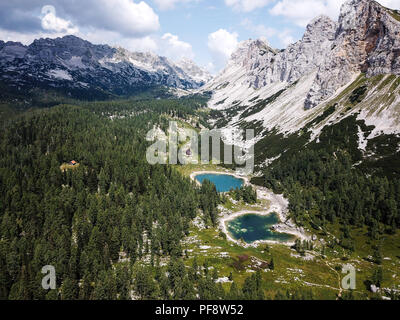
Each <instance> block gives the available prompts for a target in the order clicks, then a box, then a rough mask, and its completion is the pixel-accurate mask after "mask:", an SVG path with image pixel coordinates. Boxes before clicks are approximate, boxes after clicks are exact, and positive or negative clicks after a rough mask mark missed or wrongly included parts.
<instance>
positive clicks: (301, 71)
mask: <svg viewBox="0 0 400 320" xmlns="http://www.w3.org/2000/svg"><path fill="white" fill-rule="evenodd" d="M399 34H400V14H399V11H396V10H392V9H388V8H385V7H383V6H382V5H380V4H379V3H377V2H375V1H369V0H350V1H347V2H346V3H345V4H343V6H342V7H341V12H340V16H339V20H338V21H337V22H336V21H333V20H331V19H330V18H329V17H327V16H319V17H317V18H315V19H314V20H313V21H311V23H310V24H309V25H308V26H307V28H306V31H305V34H304V36H303V37H302V39H301V40H299V41H298V42H296V43H294V44H291V45H289V46H288V47H287V48H286V49H285V50H277V49H274V48H271V47H270V46H269V44H268V43H267V42H266V41H263V40H247V41H244V42H242V43H241V44H240V45H239V47H238V49H237V50H236V52H234V53H233V54H232V57H231V59H230V61H229V62H228V64H227V66H226V68H225V69H224V70H223V71H222V72H221V73H220V74H219V75H217V76H216V77H215V78H214V79H213V80H211V81H210V82H208V83H207V84H206V85H205V86H204V87H203V88H202V90H203V91H211V92H213V95H212V98H211V100H210V101H209V107H210V108H211V109H212V112H213V116H212V124H213V125H214V126H215V127H219V128H231V127H233V128H237V129H240V128H255V129H256V133H257V137H256V138H255V139H254V140H253V141H252V142H251V143H256V147H257V144H259V147H260V148H261V146H260V144H262V141H263V140H265V139H266V138H268V137H271V135H275V136H276V135H280V136H282V137H286V138H287V137H289V136H296V137H298V136H300V135H301V134H303V133H305V132H308V133H309V137H308V139H306V140H305V141H306V142H307V143H308V142H309V141H318V137H319V135H320V134H321V132H322V131H323V130H324V129H325V130H326V128H327V127H329V126H333V125H335V124H340V123H341V122H342V121H344V120H345V119H349V118H350V117H351V118H352V119H353V118H354V121H353V122H354V123H353V124H354V127H355V133H356V135H357V137H355V139H357V140H358V144H359V149H360V150H361V151H362V152H363V153H364V154H373V153H374V150H373V146H372V143H371V144H369V143H368V142H369V141H371V140H373V139H374V138H376V137H378V136H380V135H383V134H384V135H394V137H395V138H396V139H397V138H398V133H399V132H400V36H399ZM355 123H357V125H356V124H355ZM366 128H368V129H366ZM237 133H238V134H237V135H236V137H239V139H240V135H239V130H237ZM233 137H235V134H233V135H232V134H230V135H226V140H232V139H233ZM264 142H265V141H264ZM399 142H400V141H399ZM242 145H243V146H244V147H246V144H242ZM375 147H376V146H375ZM260 148H259V149H260ZM397 148H399V149H400V146H399V145H397ZM261 151H263V150H261ZM393 151H396V152H397V150H396V149H394V150H393ZM256 152H257V151H256ZM284 152H285V149H284V150H282V149H279V148H278V149H277V150H276V151H275V152H270V153H269V156H267V158H269V159H267V162H266V163H268V162H269V161H270V160H271V159H275V158H276V157H279V156H280V155H281V154H282V153H284ZM264 160H265V158H264Z"/></svg>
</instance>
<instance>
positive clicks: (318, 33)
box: [303, 15, 337, 42]
mask: <svg viewBox="0 0 400 320" xmlns="http://www.w3.org/2000/svg"><path fill="white" fill-rule="evenodd" d="M336 28H337V22H335V21H333V20H332V19H331V18H329V17H328V16H326V15H320V16H318V17H316V18H315V19H313V20H312V21H311V22H310V23H309V24H308V25H307V27H306V31H305V33H304V36H303V41H307V42H313V41H320V40H326V39H328V40H334V39H335V33H336Z"/></svg>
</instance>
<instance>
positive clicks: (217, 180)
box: [196, 173, 244, 192]
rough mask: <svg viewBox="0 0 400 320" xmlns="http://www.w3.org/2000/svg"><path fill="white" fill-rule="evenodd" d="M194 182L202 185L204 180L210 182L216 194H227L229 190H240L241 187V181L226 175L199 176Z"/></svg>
mask: <svg viewBox="0 0 400 320" xmlns="http://www.w3.org/2000/svg"><path fill="white" fill-rule="evenodd" d="M196 180H197V181H198V182H200V183H202V182H203V181H204V180H210V181H211V182H212V183H214V184H215V187H216V188H217V191H218V192H228V191H230V190H231V189H236V188H240V187H241V186H242V185H243V182H244V181H243V179H239V178H235V177H234V176H231V175H228V174H208V173H207V174H199V175H198V176H196Z"/></svg>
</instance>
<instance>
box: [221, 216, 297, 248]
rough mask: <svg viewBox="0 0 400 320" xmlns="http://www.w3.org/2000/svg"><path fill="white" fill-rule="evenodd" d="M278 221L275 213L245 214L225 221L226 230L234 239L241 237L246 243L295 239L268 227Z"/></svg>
mask: <svg viewBox="0 0 400 320" xmlns="http://www.w3.org/2000/svg"><path fill="white" fill-rule="evenodd" d="M278 223H279V218H278V216H277V215H276V214H275V213H272V214H270V215H268V216H260V215H258V214H246V215H243V216H239V217H237V218H235V219H233V220H231V221H227V222H226V227H227V230H228V232H229V233H230V234H231V236H232V237H233V238H234V239H235V240H240V239H243V240H244V242H246V243H253V242H255V241H259V240H268V241H278V242H287V241H291V240H294V239H295V236H293V235H290V234H286V233H278V232H274V231H272V230H271V229H270V228H271V227H272V226H273V225H276V224H278Z"/></svg>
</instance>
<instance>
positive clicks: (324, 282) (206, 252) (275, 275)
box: [178, 166, 400, 300]
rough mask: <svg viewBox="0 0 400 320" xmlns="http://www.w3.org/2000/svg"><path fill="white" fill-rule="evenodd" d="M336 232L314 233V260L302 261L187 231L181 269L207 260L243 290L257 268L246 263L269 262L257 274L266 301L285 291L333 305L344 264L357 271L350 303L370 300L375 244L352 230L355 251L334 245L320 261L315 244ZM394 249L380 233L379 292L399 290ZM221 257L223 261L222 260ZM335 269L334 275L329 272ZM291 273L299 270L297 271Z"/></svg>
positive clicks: (394, 241)
mask: <svg viewBox="0 0 400 320" xmlns="http://www.w3.org/2000/svg"><path fill="white" fill-rule="evenodd" d="M178 170H179V171H180V172H181V173H182V174H184V175H190V174H191V173H192V172H193V171H201V170H211V171H221V172H224V169H221V168H220V167H218V166H185V167H178ZM224 206H225V208H227V209H229V210H231V211H232V212H237V211H241V210H247V209H248V208H250V206H247V205H245V204H243V203H242V202H239V203H237V204H233V203H232V202H231V201H227V203H226V204H225V205H224ZM266 206H268V203H259V204H258V207H259V208H260V209H261V208H262V207H266ZM250 210H254V211H256V210H257V209H255V208H252V209H250ZM340 230H341V225H338V224H333V225H329V226H328V228H327V231H328V235H327V236H322V235H321V234H319V235H318V234H317V235H318V238H319V240H318V241H316V242H315V248H314V250H313V251H309V252H307V253H308V254H312V255H313V256H314V260H312V261H307V260H304V259H302V257H301V256H299V255H298V254H297V253H296V252H295V251H294V250H293V249H291V248H289V247H287V246H285V245H281V244H270V245H268V248H269V250H268V251H266V250H265V249H266V245H265V244H261V245H259V246H258V247H256V248H253V247H250V248H244V247H242V246H240V245H237V244H235V243H232V242H230V241H229V240H227V239H226V238H225V237H222V236H221V235H220V232H219V230H217V229H216V228H210V229H204V230H200V229H198V228H197V227H195V226H192V227H191V229H190V234H189V236H188V238H187V239H196V241H195V242H192V243H188V242H185V243H184V244H183V247H184V250H188V251H190V252H189V253H188V256H189V257H188V258H187V259H186V260H185V264H186V265H187V267H191V266H192V263H193V260H194V258H195V257H196V260H197V262H198V264H199V265H203V264H204V262H205V261H206V260H207V262H208V265H209V266H212V267H214V268H215V269H216V270H217V271H218V276H219V277H228V276H229V275H230V273H232V275H233V279H234V280H235V282H236V283H237V284H238V285H243V283H244V281H245V279H246V278H247V277H249V276H250V275H251V273H249V272H246V271H248V270H253V271H256V270H258V269H259V267H258V266H257V265H256V264H255V263H254V262H252V261H253V260H254V259H257V260H259V261H265V262H266V263H268V262H269V261H270V260H271V258H273V260H274V265H275V268H274V270H273V271H271V270H269V269H268V267H266V265H265V266H263V268H262V269H261V271H262V272H261V274H262V278H263V281H264V284H265V296H266V298H269V299H273V298H274V297H275V295H276V294H277V293H278V292H280V293H283V294H285V293H286V291H287V290H288V291H289V292H291V293H293V292H296V291H297V290H302V291H304V290H310V291H311V292H312V295H313V298H314V299H319V300H334V299H336V298H337V295H338V293H339V282H341V279H342V277H343V276H345V274H341V268H342V266H343V265H345V264H347V263H350V264H351V265H353V266H354V267H355V268H356V270H357V273H356V283H357V288H356V290H355V291H354V293H353V296H354V298H355V299H366V298H368V297H371V295H372V294H371V293H370V292H369V291H368V290H367V287H366V281H367V280H369V279H370V278H371V275H372V273H373V270H374V269H375V268H377V267H378V266H377V265H376V264H375V263H373V262H371V261H368V260H367V259H366V258H367V257H368V256H370V255H372V252H373V246H374V245H377V244H378V241H372V240H370V238H369V237H368V235H367V232H368V230H367V228H362V229H353V230H351V233H350V235H351V237H352V238H353V239H354V242H355V248H356V249H355V252H351V251H349V250H346V249H344V248H342V247H340V246H339V245H338V244H335V245H334V246H333V247H328V246H325V252H324V256H323V255H322V247H323V243H322V242H321V241H320V239H323V240H324V241H325V242H324V243H327V242H328V241H329V239H333V238H332V236H335V237H336V238H339V237H340V234H341V231H340ZM201 246H208V247H209V248H208V249H202V248H200V247H201ZM203 248H204V247H203ZM399 249H400V232H398V233H397V234H396V235H391V236H389V235H386V234H385V235H384V236H383V245H382V257H383V258H390V260H383V261H382V267H383V270H384V272H383V283H382V284H383V287H385V288H391V287H392V286H396V287H397V286H400V256H399ZM222 253H224V254H225V255H226V256H222V255H221V254H222ZM239 256H242V257H243V256H247V257H248V259H245V260H244V261H242V262H241V263H239V262H238V261H239ZM344 257H346V259H344ZM264 267H265V268H264ZM335 267H336V268H338V270H339V271H337V270H335ZM296 270H301V272H299V271H296ZM393 275H395V278H393ZM223 287H224V288H225V289H226V290H229V288H230V283H224V284H223Z"/></svg>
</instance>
